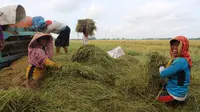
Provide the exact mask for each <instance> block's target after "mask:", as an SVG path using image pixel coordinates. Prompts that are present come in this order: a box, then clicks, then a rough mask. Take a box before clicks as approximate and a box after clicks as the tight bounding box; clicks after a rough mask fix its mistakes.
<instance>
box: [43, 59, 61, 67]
mask: <svg viewBox="0 0 200 112" xmlns="http://www.w3.org/2000/svg"><path fill="white" fill-rule="evenodd" d="M45 66H47V67H53V68H57V69H61V68H62V66H61V64H57V63H56V62H54V61H51V60H50V59H46V60H45Z"/></svg>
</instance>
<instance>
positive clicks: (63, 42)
mask: <svg viewBox="0 0 200 112" xmlns="http://www.w3.org/2000/svg"><path fill="white" fill-rule="evenodd" d="M70 32H71V30H70V28H69V27H68V26H66V28H65V29H64V30H62V31H61V32H60V34H59V35H58V37H57V39H56V40H55V46H56V47H66V46H69V40H70Z"/></svg>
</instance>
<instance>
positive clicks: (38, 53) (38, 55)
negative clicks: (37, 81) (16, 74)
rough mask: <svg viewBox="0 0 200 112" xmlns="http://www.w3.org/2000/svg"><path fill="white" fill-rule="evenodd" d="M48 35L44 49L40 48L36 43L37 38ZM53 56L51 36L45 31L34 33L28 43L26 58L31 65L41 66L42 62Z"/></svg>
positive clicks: (42, 65)
mask: <svg viewBox="0 0 200 112" xmlns="http://www.w3.org/2000/svg"><path fill="white" fill-rule="evenodd" d="M44 36H49V41H48V43H47V46H46V48H45V51H44V50H43V49H42V46H41V45H40V44H39V43H38V41H37V39H39V38H41V37H44ZM52 57H53V37H52V36H51V35H50V34H45V33H36V34H35V35H34V37H33V39H32V40H31V42H30V43H29V45H28V60H29V63H30V64H31V65H35V66H36V67H39V68H43V67H44V62H45V60H46V59H47V58H52Z"/></svg>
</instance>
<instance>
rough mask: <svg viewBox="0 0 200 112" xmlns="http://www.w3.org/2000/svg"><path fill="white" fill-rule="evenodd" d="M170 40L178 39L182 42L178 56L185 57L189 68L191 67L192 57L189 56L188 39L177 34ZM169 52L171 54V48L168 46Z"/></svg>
mask: <svg viewBox="0 0 200 112" xmlns="http://www.w3.org/2000/svg"><path fill="white" fill-rule="evenodd" d="M172 40H177V41H180V42H181V43H182V48H181V51H180V52H181V54H180V57H183V58H185V59H186V60H187V61H188V64H189V65H190V68H192V59H191V56H190V53H189V41H188V39H187V38H186V37H184V36H177V37H175V38H173V39H172ZM172 40H171V41H172ZM171 41H170V42H171ZM170 54H171V56H172V48H170Z"/></svg>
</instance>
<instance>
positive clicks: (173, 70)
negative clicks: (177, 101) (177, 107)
mask: <svg viewBox="0 0 200 112" xmlns="http://www.w3.org/2000/svg"><path fill="white" fill-rule="evenodd" d="M160 76H161V77H162V78H169V80H168V82H167V86H166V89H167V92H168V93H170V94H172V95H174V96H176V97H185V96H186V95H187V93H188V86H189V83H190V67H189V64H188V62H187V60H186V59H185V58H175V59H174V60H173V62H172V63H171V64H170V66H169V67H167V68H166V69H165V70H163V71H162V72H161V73H160Z"/></svg>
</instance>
